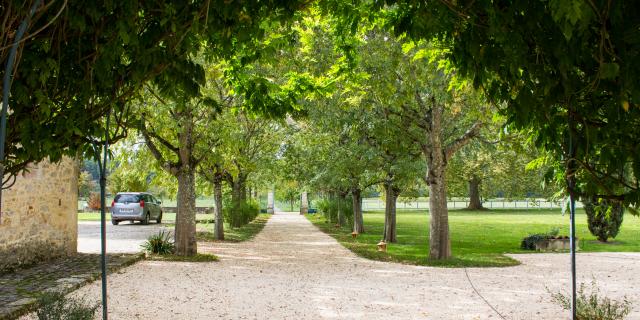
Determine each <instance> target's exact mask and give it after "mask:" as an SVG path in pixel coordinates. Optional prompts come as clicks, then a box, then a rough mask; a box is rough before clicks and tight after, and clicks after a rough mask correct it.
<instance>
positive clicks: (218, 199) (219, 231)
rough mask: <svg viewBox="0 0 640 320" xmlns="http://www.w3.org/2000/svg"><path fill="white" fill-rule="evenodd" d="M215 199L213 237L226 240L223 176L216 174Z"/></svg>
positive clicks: (214, 182)
mask: <svg viewBox="0 0 640 320" xmlns="http://www.w3.org/2000/svg"><path fill="white" fill-rule="evenodd" d="M213 197H214V199H215V203H216V208H215V210H216V211H215V214H216V217H215V229H214V230H213V237H214V239H216V240H224V215H223V212H222V174H219V173H216V174H215V177H214V181H213Z"/></svg>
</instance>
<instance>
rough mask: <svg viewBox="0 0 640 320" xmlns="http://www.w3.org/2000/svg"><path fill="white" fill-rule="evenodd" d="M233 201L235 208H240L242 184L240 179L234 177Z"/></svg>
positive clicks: (232, 185)
mask: <svg viewBox="0 0 640 320" xmlns="http://www.w3.org/2000/svg"><path fill="white" fill-rule="evenodd" d="M231 203H232V204H233V207H234V208H239V207H240V204H242V186H241V185H240V181H238V179H234V180H233V183H232V184H231Z"/></svg>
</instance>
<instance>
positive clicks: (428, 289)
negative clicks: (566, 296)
mask: <svg viewBox="0 0 640 320" xmlns="http://www.w3.org/2000/svg"><path fill="white" fill-rule="evenodd" d="M135 227H138V226H135ZM151 227H153V226H151ZM198 250H199V251H200V252H212V253H215V254H217V255H218V256H219V257H220V258H221V261H220V262H213V263H177V262H157V261H144V262H141V263H138V264H136V265H134V266H131V267H129V268H126V269H124V272H122V273H119V274H114V275H113V276H111V277H110V280H109V292H110V294H109V299H110V300H109V301H110V305H109V313H110V317H111V319H212V318H219V319H500V316H499V315H498V314H497V313H496V311H494V310H492V309H491V307H490V306H489V305H488V304H487V303H486V302H485V301H484V300H483V299H482V298H481V297H480V296H479V295H478V294H477V293H476V292H475V291H474V290H473V288H472V286H471V285H470V282H469V280H468V278H467V274H466V273H465V272H468V277H469V279H471V281H472V282H473V284H474V285H475V287H476V288H477V290H478V292H479V293H480V294H482V295H483V296H484V298H485V299H486V300H487V301H488V302H489V303H491V304H492V305H493V306H494V307H495V309H496V310H497V311H498V312H500V313H501V314H502V315H503V316H504V318H506V319H568V317H567V312H564V311H562V310H561V309H560V308H559V307H557V306H555V305H554V304H551V303H549V299H548V297H547V293H546V292H547V291H546V288H549V289H550V290H551V291H554V292H555V291H558V290H560V289H561V288H566V287H567V285H568V283H569V272H568V271H569V257H568V255H567V254H532V255H514V257H515V258H517V259H519V260H521V261H523V264H522V265H520V266H516V267H509V268H480V269H466V271H465V269H447V268H433V267H419V266H409V265H401V264H393V263H385V262H377V261H369V260H365V259H362V258H359V257H357V256H355V255H354V254H352V253H351V252H350V251H348V250H346V249H344V248H343V247H342V246H341V245H340V244H338V243H337V242H336V241H335V240H334V239H333V238H331V237H329V236H327V235H325V234H324V233H322V232H320V231H319V230H318V229H316V228H315V227H314V226H313V225H312V224H311V223H310V222H308V221H307V220H306V219H305V218H304V217H302V216H299V215H297V214H285V213H278V214H276V215H274V216H273V217H272V218H271V219H270V220H269V222H268V223H267V225H266V227H265V228H264V230H263V231H262V232H261V233H260V234H259V235H258V236H257V237H256V238H255V239H254V240H253V241H249V242H244V243H236V244H226V243H222V244H221V243H200V244H199V249H198ZM639 261H640V255H638V254H624V253H619V254H615V253H606V254H595V253H589V254H580V255H579V256H578V272H579V274H580V281H584V282H590V281H591V279H592V276H593V277H594V278H595V279H596V280H598V282H599V283H600V286H601V287H602V289H603V293H605V294H607V295H609V296H611V297H618V298H619V297H621V296H624V295H625V294H626V295H628V296H629V297H630V298H632V300H633V301H634V302H635V303H636V310H635V312H634V313H633V314H632V315H631V317H629V319H640V302H639V301H638V299H637V297H638V292H639V290H640V289H638V288H640V276H639V275H640V263H637V262H639ZM76 295H78V296H81V297H88V298H90V299H91V300H95V301H98V300H99V299H100V282H99V281H97V282H94V283H93V284H91V285H88V286H86V287H84V288H81V289H80V290H78V291H77V292H76Z"/></svg>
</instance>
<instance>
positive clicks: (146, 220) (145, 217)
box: [142, 212, 149, 224]
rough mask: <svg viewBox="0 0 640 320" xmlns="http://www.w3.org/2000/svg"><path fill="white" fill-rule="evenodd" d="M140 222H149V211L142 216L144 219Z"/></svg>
mask: <svg viewBox="0 0 640 320" xmlns="http://www.w3.org/2000/svg"><path fill="white" fill-rule="evenodd" d="M142 224H149V212H147V215H146V216H144V220H142Z"/></svg>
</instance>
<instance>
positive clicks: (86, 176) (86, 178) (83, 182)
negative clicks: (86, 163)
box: [78, 171, 96, 199]
mask: <svg viewBox="0 0 640 320" xmlns="http://www.w3.org/2000/svg"><path fill="white" fill-rule="evenodd" d="M95 188H96V182H95V181H94V180H93V179H92V178H91V174H90V173H89V172H87V171H82V172H80V175H79V176H78V195H79V196H80V197H81V198H85V199H86V198H88V197H89V195H90V194H91V192H92V191H93V190H95Z"/></svg>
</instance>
